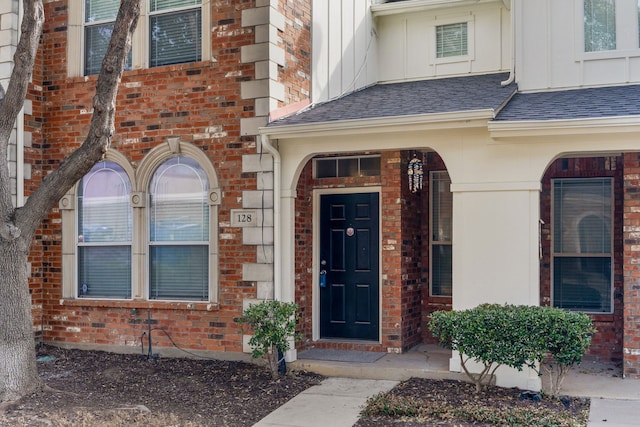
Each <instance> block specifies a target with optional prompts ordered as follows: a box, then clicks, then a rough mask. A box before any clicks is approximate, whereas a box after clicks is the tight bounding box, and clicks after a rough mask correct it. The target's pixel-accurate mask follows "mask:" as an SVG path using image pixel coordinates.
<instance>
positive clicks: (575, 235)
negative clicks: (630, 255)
mask: <svg viewBox="0 0 640 427" xmlns="http://www.w3.org/2000/svg"><path fill="white" fill-rule="evenodd" d="M611 187H612V183H611V179H609V178H595V179H558V180H555V181H554V183H553V203H554V213H553V230H554V231H553V234H554V235H553V239H554V252H555V253H567V254H609V253H611V223H612V221H611V211H612V200H611V198H612V188H611Z"/></svg>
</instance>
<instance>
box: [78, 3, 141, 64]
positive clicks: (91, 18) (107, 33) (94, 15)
mask: <svg viewBox="0 0 640 427" xmlns="http://www.w3.org/2000/svg"><path fill="white" fill-rule="evenodd" d="M119 7H120V1H119V0H85V2H84V74H85V75H87V76H88V75H91V74H98V73H99V72H100V67H101V66H102V60H103V59H104V55H105V54H106V53H107V48H108V47H109V41H110V40H111V33H112V32H113V25H114V23H115V19H116V16H117V14H118V8H119ZM125 69H127V70H130V69H131V52H130V53H129V57H128V58H127V62H126V64H125Z"/></svg>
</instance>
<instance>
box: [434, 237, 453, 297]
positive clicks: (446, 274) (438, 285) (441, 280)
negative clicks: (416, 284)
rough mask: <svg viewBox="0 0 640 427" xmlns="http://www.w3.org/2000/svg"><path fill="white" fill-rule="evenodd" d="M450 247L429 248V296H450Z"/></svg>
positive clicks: (437, 246) (435, 246) (436, 246)
mask: <svg viewBox="0 0 640 427" xmlns="http://www.w3.org/2000/svg"><path fill="white" fill-rule="evenodd" d="M452 276H453V274H452V264H451V245H433V246H432V247H431V295H436V296H451V289H452V286H451V283H452Z"/></svg>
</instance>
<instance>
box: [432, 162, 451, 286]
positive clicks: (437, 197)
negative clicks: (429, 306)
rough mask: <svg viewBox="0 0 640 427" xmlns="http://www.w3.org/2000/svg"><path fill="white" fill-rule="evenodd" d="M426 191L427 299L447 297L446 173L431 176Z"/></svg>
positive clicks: (448, 202) (448, 217) (448, 201)
mask: <svg viewBox="0 0 640 427" xmlns="http://www.w3.org/2000/svg"><path fill="white" fill-rule="evenodd" d="M429 191H430V200H431V209H430V212H431V221H430V225H431V227H430V228H431V231H430V236H431V238H430V247H431V250H430V254H431V260H430V262H431V268H430V269H429V272H430V274H429V279H430V280H429V281H430V285H431V286H430V287H431V295H433V296H451V290H452V263H451V258H452V251H451V249H452V248H451V237H452V231H453V230H452V225H453V220H452V213H453V198H452V196H451V179H450V178H449V174H448V173H447V172H446V171H437V172H431V185H430V186H429Z"/></svg>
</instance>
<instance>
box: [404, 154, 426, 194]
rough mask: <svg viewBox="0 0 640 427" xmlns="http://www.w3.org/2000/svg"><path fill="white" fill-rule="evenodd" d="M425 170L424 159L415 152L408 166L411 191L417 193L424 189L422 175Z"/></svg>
mask: <svg viewBox="0 0 640 427" xmlns="http://www.w3.org/2000/svg"><path fill="white" fill-rule="evenodd" d="M423 175H424V171H423V170H422V159H419V158H418V156H416V155H415V154H414V155H413V159H411V160H410V161H409V165H408V167H407V176H408V177H409V191H411V192H412V193H417V192H418V191H420V190H422V176H423Z"/></svg>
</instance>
